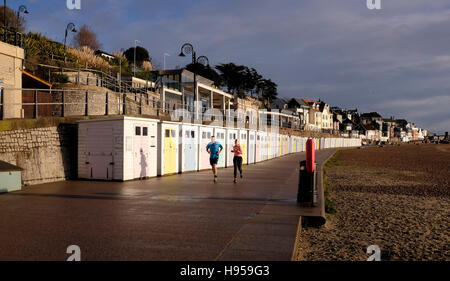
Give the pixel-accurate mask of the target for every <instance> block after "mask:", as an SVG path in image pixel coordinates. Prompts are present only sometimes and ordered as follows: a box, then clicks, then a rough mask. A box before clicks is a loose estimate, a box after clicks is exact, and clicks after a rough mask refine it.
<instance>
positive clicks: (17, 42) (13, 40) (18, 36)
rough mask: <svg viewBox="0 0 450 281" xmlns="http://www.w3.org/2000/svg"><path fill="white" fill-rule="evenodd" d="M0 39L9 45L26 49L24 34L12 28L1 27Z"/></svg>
mask: <svg viewBox="0 0 450 281" xmlns="http://www.w3.org/2000/svg"><path fill="white" fill-rule="evenodd" d="M0 33H1V35H0V38H1V41H2V42H4V43H7V44H11V45H14V46H17V47H20V48H23V47H24V44H23V34H22V33H21V32H18V31H16V30H14V29H11V28H5V27H4V26H0Z"/></svg>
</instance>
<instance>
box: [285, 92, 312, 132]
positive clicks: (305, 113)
mask: <svg viewBox="0 0 450 281" xmlns="http://www.w3.org/2000/svg"><path fill="white" fill-rule="evenodd" d="M288 108H291V109H295V110H296V112H297V114H298V117H299V119H300V129H302V130H305V129H306V128H307V124H308V123H309V106H308V104H307V103H306V102H305V101H304V100H302V99H299V98H293V99H290V100H289V103H288Z"/></svg>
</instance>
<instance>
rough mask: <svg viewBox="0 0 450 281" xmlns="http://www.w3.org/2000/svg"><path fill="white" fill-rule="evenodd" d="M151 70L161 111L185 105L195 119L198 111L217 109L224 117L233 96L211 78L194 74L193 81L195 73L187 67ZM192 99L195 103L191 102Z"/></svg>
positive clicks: (183, 107)
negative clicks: (154, 78) (195, 93)
mask: <svg viewBox="0 0 450 281" xmlns="http://www.w3.org/2000/svg"><path fill="white" fill-rule="evenodd" d="M152 73H153V75H154V76H155V77H156V85H155V88H156V89H157V91H158V92H159V95H160V102H161V109H162V111H163V112H164V113H166V114H171V113H172V112H173V111H175V110H176V109H185V110H186V112H189V113H191V114H192V115H193V117H194V118H195V119H198V118H197V117H199V116H200V114H205V113H206V111H208V110H212V109H217V110H219V111H221V112H222V114H223V115H224V117H225V118H227V116H226V111H227V110H231V108H232V106H233V99H234V96H233V95H231V94H229V93H227V92H225V91H223V90H221V89H219V88H217V87H216V86H215V85H214V82H213V81H211V80H209V79H207V78H205V77H202V76H200V75H196V85H194V73H192V72H191V71H188V70H186V69H174V70H161V71H154V72H152ZM194 87H196V92H197V99H196V97H195V95H194ZM195 103H196V104H197V105H198V106H197V107H195V106H194V104H195ZM210 112H211V111H210ZM206 114H208V113H206Z"/></svg>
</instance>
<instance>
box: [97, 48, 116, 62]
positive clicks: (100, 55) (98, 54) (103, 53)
mask: <svg viewBox="0 0 450 281" xmlns="http://www.w3.org/2000/svg"><path fill="white" fill-rule="evenodd" d="M95 55H97V56H99V57H103V58H105V59H108V60H113V59H114V55H111V54H109V53H107V52H104V51H102V50H97V51H95Z"/></svg>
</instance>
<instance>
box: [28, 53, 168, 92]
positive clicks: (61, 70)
mask: <svg viewBox="0 0 450 281" xmlns="http://www.w3.org/2000/svg"><path fill="white" fill-rule="evenodd" d="M27 64H31V65H34V66H37V67H40V68H43V69H44V71H45V72H46V73H48V82H49V83H52V79H51V76H52V73H53V75H54V77H55V76H56V75H64V74H65V73H76V74H75V76H74V81H73V82H74V84H77V85H87V86H89V85H90V86H97V87H103V88H107V89H109V90H111V91H114V92H118V93H134V94H148V92H149V91H150V92H155V91H156V90H157V87H158V85H159V84H158V83H155V82H154V81H149V82H150V83H149V84H150V85H151V84H152V83H154V84H155V87H134V86H133V85H132V83H129V82H127V81H124V80H122V79H120V80H119V79H117V77H114V76H112V75H110V74H107V73H105V72H102V71H100V70H96V69H89V68H84V69H83V68H70V67H59V66H52V65H46V64H40V63H32V62H29V61H25V65H27ZM86 73H89V74H92V77H91V76H89V75H84V74H86ZM69 78H70V77H69ZM92 81H94V85H93V84H90V82H92ZM135 100H137V98H135Z"/></svg>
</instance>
